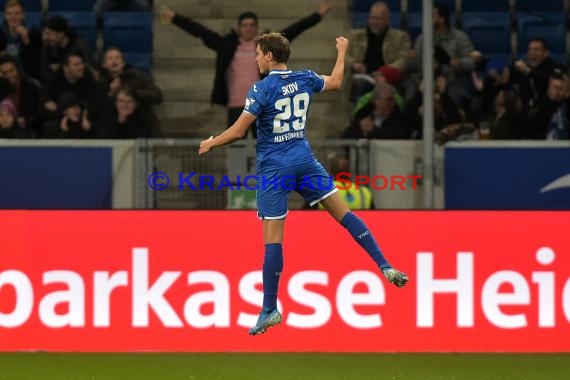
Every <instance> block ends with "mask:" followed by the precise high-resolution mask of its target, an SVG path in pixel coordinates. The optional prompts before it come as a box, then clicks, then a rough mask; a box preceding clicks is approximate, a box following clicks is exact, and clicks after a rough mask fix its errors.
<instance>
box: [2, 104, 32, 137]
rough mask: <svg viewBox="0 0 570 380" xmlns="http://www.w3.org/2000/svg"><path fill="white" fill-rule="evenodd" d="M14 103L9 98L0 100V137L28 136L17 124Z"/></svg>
mask: <svg viewBox="0 0 570 380" xmlns="http://www.w3.org/2000/svg"><path fill="white" fill-rule="evenodd" d="M17 117H18V115H17V113H16V108H15V107H14V104H13V103H12V101H11V100H9V99H4V100H2V102H0V138H2V139H11V138H15V139H23V138H27V137H30V136H29V134H28V133H27V131H26V130H25V129H23V128H21V127H20V126H19V125H18V121H17Z"/></svg>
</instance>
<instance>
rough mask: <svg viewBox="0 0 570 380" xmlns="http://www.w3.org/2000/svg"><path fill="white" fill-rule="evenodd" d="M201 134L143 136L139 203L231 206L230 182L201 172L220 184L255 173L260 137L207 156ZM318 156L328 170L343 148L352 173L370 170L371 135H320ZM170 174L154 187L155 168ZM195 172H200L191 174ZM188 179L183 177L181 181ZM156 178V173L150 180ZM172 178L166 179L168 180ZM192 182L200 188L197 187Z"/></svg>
mask: <svg viewBox="0 0 570 380" xmlns="http://www.w3.org/2000/svg"><path fill="white" fill-rule="evenodd" d="M199 144H200V140H199V139H151V140H139V141H138V142H137V145H138V149H137V150H138V158H137V161H138V163H139V166H138V170H137V175H136V178H135V187H136V189H137V191H136V193H137V198H138V200H137V205H138V207H139V208H144V209H201V210H204V209H206V210H219V209H227V208H231V207H228V199H229V196H230V194H229V191H231V190H228V187H227V186H224V187H221V188H220V190H211V189H210V188H206V186H204V184H203V183H202V184H201V183H200V182H199V181H200V177H201V176H205V175H208V176H212V177H213V178H214V183H215V184H219V183H220V181H221V180H222V177H224V176H227V177H228V178H230V179H231V178H236V177H237V176H238V175H240V176H241V178H243V177H245V176H247V175H253V174H255V142H254V141H253V140H248V139H245V140H243V142H236V143H234V144H233V145H231V146H227V147H224V148H221V149H215V150H213V151H212V152H210V153H208V155H207V156H204V157H199V156H198V146H199ZM311 146H312V147H313V150H314V152H315V155H316V157H317V158H318V159H319V161H320V162H321V163H322V164H323V165H324V166H325V167H326V168H327V169H328V167H329V165H328V161H329V160H330V159H331V158H332V157H333V156H334V155H335V154H338V153H345V154H346V155H347V156H348V157H349V159H350V165H351V172H352V173H362V174H367V173H368V172H369V155H370V144H369V141H367V140H358V141H353V140H315V141H313V142H312V143H311ZM157 172H160V173H164V174H165V175H166V176H168V179H169V185H168V186H167V187H166V188H165V189H163V190H153V189H152V188H151V185H150V184H149V178H151V175H153V173H157ZM191 173H196V174H195V175H193V176H191V177H190V178H188V176H189V175H190V174H191ZM181 179H182V181H181ZM184 179H186V181H184ZM150 181H152V178H151V179H150ZM165 181H166V179H163V180H161V183H164V182H165ZM189 184H192V185H193V186H194V187H195V188H196V189H195V190H194V189H192V187H191V186H190V185H189ZM302 206H303V201H302V199H301V198H300V197H299V196H298V195H296V194H295V193H292V196H291V200H290V207H291V208H292V209H295V208H301V207H302Z"/></svg>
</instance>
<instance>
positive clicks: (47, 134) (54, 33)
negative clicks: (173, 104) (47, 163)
mask: <svg viewBox="0 0 570 380" xmlns="http://www.w3.org/2000/svg"><path fill="white" fill-rule="evenodd" d="M111 3H113V1H98V2H97V3H95V7H96V9H98V10H105V9H112V8H111V5H112V4H111ZM140 5H141V2H140V1H135V2H133V8H129V7H126V8H123V10H144V8H140V9H139V8H138V7H139V6H140ZM0 52H1V53H0V137H2V138H113V139H122V138H137V137H154V136H158V134H159V133H158V131H159V129H160V128H159V123H158V119H157V117H156V116H155V113H154V112H153V108H152V107H153V105H157V104H160V103H161V102H162V91H161V89H160V88H158V87H157V86H156V85H155V83H154V81H153V79H152V77H151V76H150V75H149V74H148V73H146V72H145V71H143V70H140V69H138V68H135V67H134V66H131V65H129V64H127V63H126V62H125V59H124V57H123V52H122V51H121V50H120V49H119V48H117V47H112V46H111V47H107V49H105V51H104V52H102V54H98V53H97V52H96V51H91V49H90V48H89V46H88V44H87V43H86V42H85V40H84V38H83V37H82V36H81V35H80V34H79V33H78V32H77V31H76V30H75V29H74V28H72V27H71V26H70V24H69V22H68V20H67V19H66V18H65V17H64V16H62V15H50V16H49V17H48V18H47V19H46V20H44V22H43V23H42V25H41V30H38V28H36V27H28V26H27V24H26V10H25V9H24V7H23V5H22V4H21V3H20V2H19V1H18V0H8V1H7V2H6V3H5V7H4V20H3V22H2V24H1V26H0ZM99 56H100V57H101V58H100V59H99Z"/></svg>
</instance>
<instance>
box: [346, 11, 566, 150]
mask: <svg viewBox="0 0 570 380" xmlns="http://www.w3.org/2000/svg"><path fill="white" fill-rule="evenodd" d="M433 27H434V32H433V43H434V56H433V61H434V68H435V72H434V78H435V84H434V119H435V120H434V127H435V132H436V134H435V136H436V142H437V143H439V144H443V143H445V142H446V141H449V140H452V139H480V138H481V139H489V138H490V139H536V140H544V139H568V138H569V136H570V134H569V122H568V115H567V112H566V110H567V108H568V103H569V101H570V86H569V83H570V82H569V77H568V69H567V67H566V66H565V65H564V64H563V63H561V62H556V61H555V59H553V57H552V55H551V54H550V49H549V41H548V36H538V35H536V36H531V37H530V38H529V41H528V50H527V53H526V57H519V58H516V59H515V60H513V61H512V63H511V62H509V61H508V59H503V60H502V61H501V60H500V59H494V57H491V56H488V55H487V54H486V52H482V51H479V50H476V47H475V46H474V45H473V43H472V41H471V38H470V36H469V35H468V34H467V33H466V32H464V31H463V30H461V29H458V28H455V27H454V25H452V22H451V11H450V8H449V7H448V6H447V5H446V4H443V3H435V4H434V9H433ZM350 40H351V46H350V50H349V53H348V55H349V62H348V63H349V64H348V67H347V69H348V70H347V75H348V80H347V81H346V84H347V85H346V86H345V96H344V98H345V100H346V102H347V103H348V104H350V106H351V110H350V112H351V116H352V121H351V124H350V126H349V127H348V128H347V129H346V130H345V131H344V133H343V135H342V137H344V138H368V139H408V138H412V139H413V138H421V135H422V125H423V123H422V117H423V114H424V110H423V107H422V101H423V87H424V86H423V83H422V70H421V64H422V54H421V52H422V43H423V35H422V34H420V35H419V36H417V38H416V40H415V43H414V44H413V45H412V41H411V38H410V36H409V34H408V33H407V32H406V31H403V30H399V29H396V28H393V27H391V26H390V9H389V7H388V5H387V4H386V3H383V2H378V3H374V4H372V7H371V8H370V11H369V14H368V20H367V25H366V26H365V27H364V28H362V29H357V30H354V31H353V32H352V34H351V38H350ZM510 53H511V52H510V51H505V52H504V55H505V56H510Z"/></svg>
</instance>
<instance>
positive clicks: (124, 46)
mask: <svg viewBox="0 0 570 380" xmlns="http://www.w3.org/2000/svg"><path fill="white" fill-rule="evenodd" d="M103 38H104V42H105V43H104V45H105V48H107V47H109V46H116V47H118V48H119V49H121V50H122V51H123V52H128V53H152V38H153V37H152V12H107V13H105V15H104V16H103Z"/></svg>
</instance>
